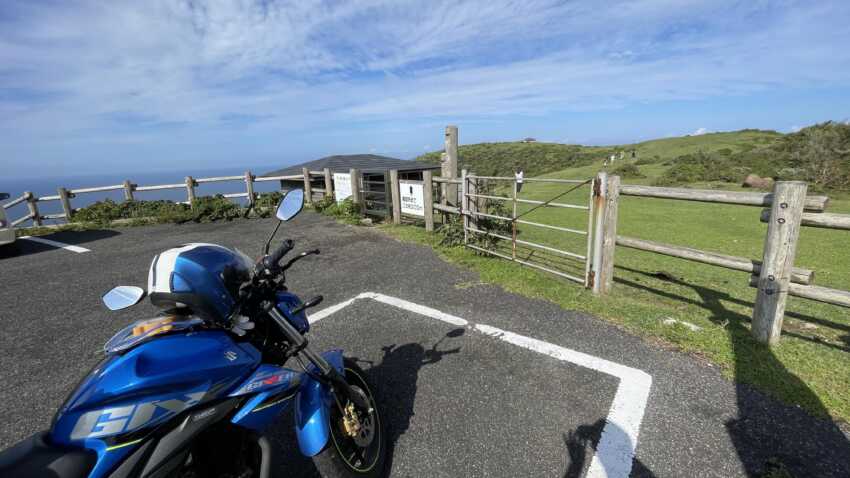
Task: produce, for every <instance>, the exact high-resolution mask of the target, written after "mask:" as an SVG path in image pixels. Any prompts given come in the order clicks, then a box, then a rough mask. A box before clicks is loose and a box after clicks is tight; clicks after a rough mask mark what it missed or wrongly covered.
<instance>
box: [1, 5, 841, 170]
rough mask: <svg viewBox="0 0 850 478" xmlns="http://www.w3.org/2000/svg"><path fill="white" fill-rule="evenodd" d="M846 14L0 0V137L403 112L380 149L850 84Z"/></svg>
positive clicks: (254, 132) (284, 129)
mask: <svg viewBox="0 0 850 478" xmlns="http://www.w3.org/2000/svg"><path fill="white" fill-rule="evenodd" d="M847 18H850V4H848V3H847V2H838V1H836V2H817V3H816V4H813V3H812V2H743V1H742V2H730V1H665V0H644V1H638V2H626V1H622V2H620V1H614V2H602V3H600V2H593V1H574V2H562V1H545V0H529V1H525V2H513V1H495V0H488V1H469V2H457V1H452V2H448V1H437V0H434V1H429V2H419V1H409V2H399V1H381V0H363V1H353V2H345V3H340V2H322V1H303V0H299V1H249V0H242V1H209V2H200V1H197V2H195V1H193V2H190V1H153V0H152V1H146V2H129V1H128V2H124V1H111V2H71V1H67V2H43V3H42V2H32V1H22V2H8V1H7V2H3V3H2V4H0V143H2V144H5V148H7V149H9V150H10V151H11V152H13V153H15V155H19V154H28V155H35V156H39V157H44V158H47V159H50V160H51V161H60V158H59V152H60V151H64V152H65V153H67V148H69V147H71V148H77V147H78V146H74V145H103V144H108V143H115V144H116V145H118V146H116V148H117V147H119V146H121V147H127V145H128V144H142V145H146V147H151V145H155V144H160V143H162V144H165V143H167V144H169V145H171V146H173V145H179V144H184V145H205V144H209V143H210V142H212V141H214V140H216V138H219V139H220V138H228V139H229V141H232V142H234V143H235V145H236V146H238V147H244V144H252V145H255V146H256V145H257V144H262V145H263V148H265V149H266V150H267V151H273V150H274V147H275V141H280V140H281V138H282V135H286V134H293V135H297V134H303V133H305V132H306V133H307V134H308V135H307V136H306V137H305V136H302V140H305V139H306V140H307V141H308V142H309V141H312V142H311V143H310V144H311V145H312V146H311V147H310V148H306V149H304V151H318V150H319V146H320V144H319V140H318V139H317V138H318V137H319V136H318V135H317V130H321V131H323V132H324V134H325V137H326V138H334V137H335V138H337V139H339V138H354V137H357V136H359V135H361V134H369V133H368V132H369V131H371V132H373V133H374V132H375V131H385V130H386V129H388V128H392V127H398V125H399V124H403V125H405V126H404V127H403V128H401V129H402V130H403V134H402V135H400V137H404V136H405V135H406V137H407V138H408V139H404V140H402V141H407V144H393V145H391V147H393V148H395V150H398V151H401V150H417V149H418V148H417V147H416V145H417V144H422V141H423V140H427V139H428V138H427V137H425V136H419V135H418V133H411V131H412V130H413V129H417V128H424V127H425V126H426V125H427V127H436V128H438V126H436V125H440V124H445V123H446V122H449V121H453V122H464V121H469V122H476V121H477V122H481V121H489V120H494V119H495V121H497V122H504V121H506V120H505V118H512V119H515V118H525V119H522V122H523V124H529V122H531V123H533V122H534V118H547V119H546V120H544V121H547V122H550V123H551V119H552V118H558V119H559V120H562V121H564V122H569V121H570V117H569V115H570V114H573V113H574V114H590V113H594V112H605V111H612V112H616V111H618V110H623V109H629V108H638V107H644V106H645V105H655V104H664V103H668V102H676V101H706V100H708V101H711V100H712V99H716V98H730V97H737V96H739V97H747V96H752V95H759V94H766V93H769V92H771V91H776V90H778V89H801V88H812V87H816V88H838V89H844V88H847V87H848V86H850V49H847V48H845V47H843V45H848V44H850V26H848V22H847V21H846V19H847ZM789 121H793V118H792V119H790V120H789ZM500 124H502V123H500ZM785 124H789V123H785ZM668 126H669V124H668V125H665V128H666V127H668ZM698 126H699V125H698V124H697V125H691V126H690V128H687V125H684V126H683V127H682V129H683V131H682V133H686V132H687V131H693V129H694V128H696V127H698ZM685 128H687V129H685ZM564 133H569V134H570V135H571V136H574V135H573V134H572V132H571V131H562V132H560V134H564ZM435 134H438V133H435ZM551 134H558V133H556V132H553V133H551ZM582 134H583V135H584V136H585V137H587V136H588V135H587V133H582ZM632 134H635V135H636V134H637V133H636V132H635V133H632ZM695 134H696V133H695ZM520 135H522V133H517V134H515V135H513V136H520ZM541 136H542V135H541ZM508 139H510V138H508ZM373 140H374V138H371V139H369V138H364V139H362V140H360V142H357V141H353V142H352V141H350V143H351V144H352V145H368V143H370V142H371V141H373ZM338 141H340V140H338ZM344 141H345V140H341V141H340V143H344ZM258 142H259V143H258ZM34 143H38V144H37V145H36V144H34ZM278 146H280V145H279V144H278ZM218 147H219V148H220V147H221V146H218ZM337 147H341V146H340V144H338V145H337ZM79 148H82V146H79ZM0 149H3V146H0ZM330 149H332V148H330ZM74 152H75V153H80V154H82V152H83V151H82V150H80V151H74ZM328 152H333V151H328Z"/></svg>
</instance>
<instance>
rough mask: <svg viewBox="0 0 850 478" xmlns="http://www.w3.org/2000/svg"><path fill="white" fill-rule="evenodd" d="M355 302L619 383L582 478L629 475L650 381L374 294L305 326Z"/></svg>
mask: <svg viewBox="0 0 850 478" xmlns="http://www.w3.org/2000/svg"><path fill="white" fill-rule="evenodd" d="M357 299H372V300H376V301H378V302H382V303H384V304H388V305H392V306H394V307H398V308H400V309H404V310H408V311H410V312H414V313H416V314H420V315H424V316H426V317H431V318H433V319H437V320H440V321H443V322H446V323H449V324H451V325H456V326H467V325H468V326H470V327H472V328H473V329H474V330H477V331H478V332H481V333H482V334H485V335H488V336H490V337H493V338H496V339H499V340H502V341H504V342H507V343H509V344H513V345H516V346H518V347H522V348H525V349H528V350H532V351H534V352H537V353H540V354H543V355H547V356H549V357H552V358H555V359H557V360H561V361H564V362H569V363H572V364H575V365H578V366H581V367H585V368H589V369H591V370H595V371H597V372H602V373H604V374H606V375H611V376H613V377H617V378H618V379H620V384H619V386H618V387H617V393H616V394H615V395H614V401H613V402H612V403H611V409H610V410H609V411H608V417H607V418H606V420H605V427H604V428H603V429H602V436H601V437H599V443H598V444H597V446H596V454H595V455H594V456H593V460H592V461H591V462H590V468H588V470H587V475H586V477H587V478H627V477H628V476H629V473H631V470H632V461H633V460H634V456H635V449H636V448H637V442H638V434H639V432H640V424H641V421H643V414H644V410H645V409H646V403H647V401H648V400H649V390H650V388H652V376H651V375H649V374H647V373H646V372H644V371H642V370H638V369H636V368H631V367H627V366H625V365H621V364H618V363H615V362H611V361H608V360H605V359H602V358H599V357H594V356H593V355H588V354H585V353H582V352H577V351H575V350H570V349H568V348H565V347H561V346H559V345H555V344H551V343H549V342H543V341H542V340H537V339H533V338H531V337H526V336H524V335H519V334H515V333H513V332H508V331H505V330H501V329H498V328H496V327H491V326H489V325H485V324H473V323H470V322H469V321H467V320H466V319H462V318H460V317H456V316H454V315H450V314H446V313H445V312H440V311H439V310H436V309H432V308H430V307H427V306H424V305H420V304H416V303H413V302H409V301H406V300H404V299H399V298H397V297H390V296H388V295H383V294H378V293H376V292H364V293H362V294H359V295H357V296H356V297H353V298H351V299H348V300H346V301H345V302H341V303H339V304H336V305H333V306H330V307H328V308H326V309H322V310H320V311H318V312H316V313H315V314H311V315H310V318H309V320H310V323H315V322H318V321H319V320H321V319H323V318H325V317H327V316H329V315H331V314H334V313H336V312H339V311H340V310H342V309H344V308H345V307H347V306H349V305H351V304H353V303H354V301H355V300H357Z"/></svg>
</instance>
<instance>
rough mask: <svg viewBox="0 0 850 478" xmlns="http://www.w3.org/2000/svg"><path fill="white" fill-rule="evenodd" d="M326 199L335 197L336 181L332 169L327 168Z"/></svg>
mask: <svg viewBox="0 0 850 478" xmlns="http://www.w3.org/2000/svg"><path fill="white" fill-rule="evenodd" d="M325 197H331V198H332V197H334V180H333V175H332V174H331V168H325Z"/></svg>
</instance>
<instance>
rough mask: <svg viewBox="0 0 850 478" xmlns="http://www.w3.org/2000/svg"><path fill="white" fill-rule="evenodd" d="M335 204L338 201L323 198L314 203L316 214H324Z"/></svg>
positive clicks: (328, 197) (327, 197)
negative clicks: (323, 212)
mask: <svg viewBox="0 0 850 478" xmlns="http://www.w3.org/2000/svg"><path fill="white" fill-rule="evenodd" d="M335 204H336V200H335V199H334V198H333V197H330V196H323V197H322V199H319V200H318V201H313V209H315V211H316V212H322V211H324V210H325V209H328V208H329V207H331V206H334V205H335Z"/></svg>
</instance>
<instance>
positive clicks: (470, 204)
mask: <svg viewBox="0 0 850 478" xmlns="http://www.w3.org/2000/svg"><path fill="white" fill-rule="evenodd" d="M469 175H470V176H473V177H472V178H467V181H469V184H468V185H467V186H466V193H465V195H466V194H476V195H477V194H478V178H476V177H474V176H475V173H474V172H473V173H469ZM466 207H467V208H468V209H469V224H470V225H471V226H472V227H473V228H475V229H478V216H477V215H476V214H475V213H477V212H478V198H477V197H475V196H470V197H468V198H467V200H466Z"/></svg>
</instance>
